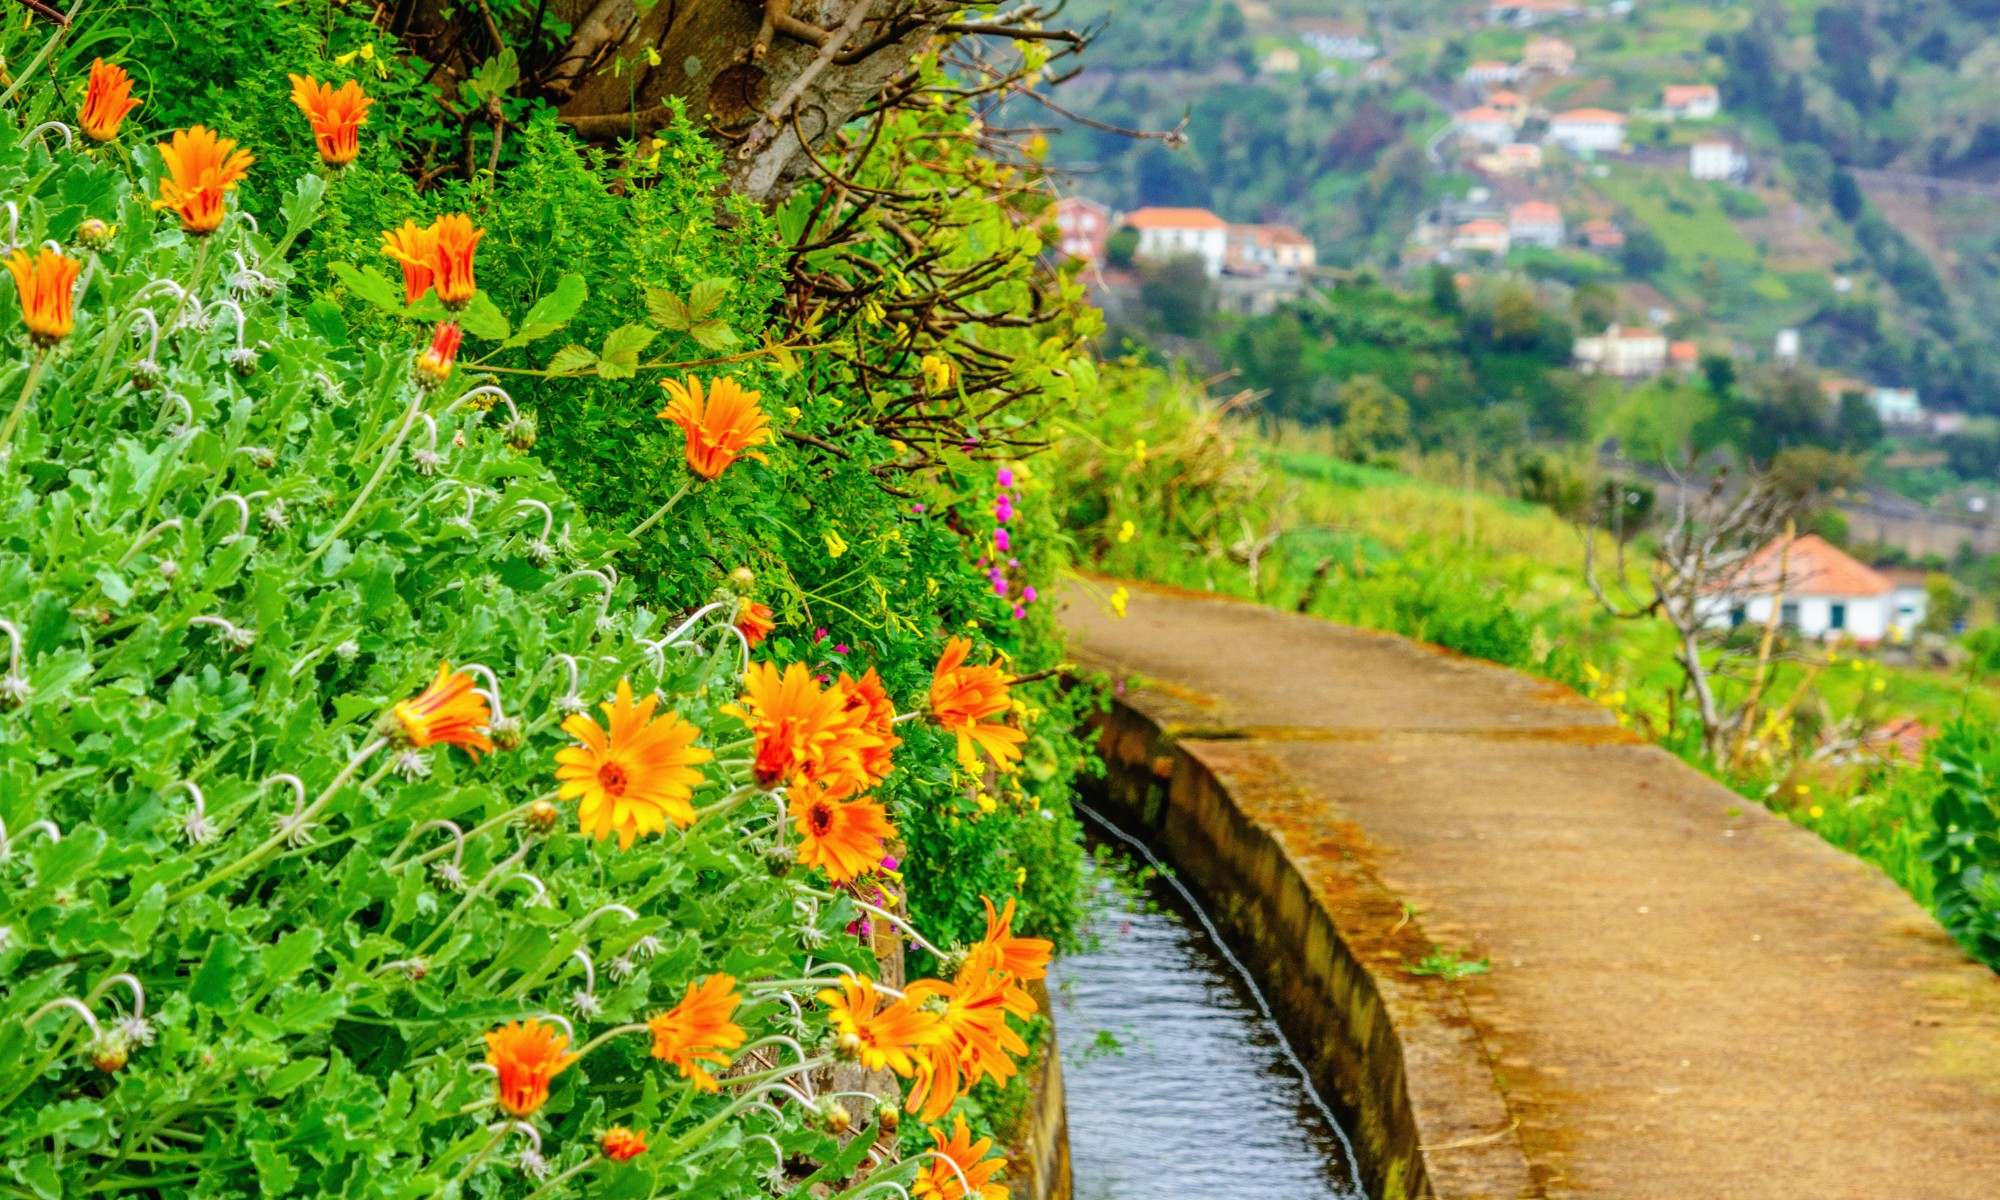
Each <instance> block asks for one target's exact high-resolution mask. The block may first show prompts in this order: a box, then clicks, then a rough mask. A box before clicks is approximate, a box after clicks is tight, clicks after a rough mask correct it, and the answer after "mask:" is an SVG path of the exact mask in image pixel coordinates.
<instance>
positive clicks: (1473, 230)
mask: <svg viewBox="0 0 2000 1200" xmlns="http://www.w3.org/2000/svg"><path fill="white" fill-rule="evenodd" d="M1458 231H1459V232H1460V233H1462V234H1473V235H1475V236H1476V235H1478V234H1482V233H1505V232H1507V227H1506V226H1505V225H1502V224H1501V223H1500V222H1498V221H1489V220H1487V219H1486V218H1485V217H1481V218H1479V219H1478V220H1477V221H1467V222H1466V223H1465V224H1463V225H1460V226H1459V227H1458Z"/></svg>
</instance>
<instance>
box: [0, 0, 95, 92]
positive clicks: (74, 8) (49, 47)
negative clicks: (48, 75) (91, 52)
mask: <svg viewBox="0 0 2000 1200" xmlns="http://www.w3.org/2000/svg"><path fill="white" fill-rule="evenodd" d="M82 9H83V0H76V3H75V4H72V5H70V8H69V12H68V13H67V14H65V19H64V21H63V23H62V24H61V25H58V26H57V27H56V31H55V32H54V33H52V34H50V35H49V40H48V41H46V42H43V43H42V48H41V50H40V51H39V52H37V53H36V55H35V57H34V58H33V59H31V60H29V62H28V65H27V66H25V67H23V68H22V69H21V73H20V74H18V75H16V76H14V82H13V83H12V84H11V85H9V86H8V88H7V90H6V91H5V92H0V108H5V107H6V106H7V102H8V101H9V100H12V99H13V98H14V95H15V93H17V92H19V91H20V90H21V87H22V85H23V84H25V83H27V82H28V80H29V79H31V78H33V77H34V74H35V72H36V71H39V70H41V68H42V64H43V63H45V62H47V61H48V60H49V55H51V54H54V53H55V50H56V47H57V46H60V45H62V41H63V39H64V38H66V37H68V36H69V32H70V30H71V29H72V28H74V26H72V25H71V24H70V22H71V21H73V20H75V19H76V14H77V13H78V12H80V11H82Z"/></svg>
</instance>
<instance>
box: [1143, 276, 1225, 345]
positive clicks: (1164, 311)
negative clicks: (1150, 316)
mask: <svg viewBox="0 0 2000 1200" xmlns="http://www.w3.org/2000/svg"><path fill="white" fill-rule="evenodd" d="M1139 298H1140V299H1141V300H1143V301H1144V302H1145V304H1146V307H1147V308H1150V309H1152V310H1153V311H1154V312H1155V313H1157V314H1159V318H1160V324H1161V326H1162V327H1164V328H1165V329H1166V331H1167V332H1168V333H1173V334H1179V335H1180V336H1181V337H1200V336H1201V335H1202V332H1203V330H1205V329H1206V328H1207V327H1208V311H1209V308H1210V302H1209V285H1208V270H1207V268H1206V267H1204V266H1203V264H1202V261H1201V259H1199V258H1193V257H1189V258H1175V259H1170V260H1168V261H1167V262H1164V263H1160V264H1158V265H1155V266H1149V267H1148V268H1147V269H1146V273H1145V277H1144V279H1143V280H1142V282H1141V283H1140V285H1139Z"/></svg>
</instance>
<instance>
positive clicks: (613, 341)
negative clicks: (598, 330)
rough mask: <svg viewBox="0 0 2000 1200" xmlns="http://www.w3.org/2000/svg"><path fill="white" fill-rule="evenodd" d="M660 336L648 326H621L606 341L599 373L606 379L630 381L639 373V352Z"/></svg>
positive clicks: (601, 355) (599, 360)
mask: <svg viewBox="0 0 2000 1200" xmlns="http://www.w3.org/2000/svg"><path fill="white" fill-rule="evenodd" d="M658 336H659V331H658V330H656V329H654V328H652V327H651V326H647V325H620V326H619V327H618V328H616V329H614V330H612V331H611V332H610V333H609V334H608V335H606V337H605V339H604V349H603V350H601V351H599V352H598V363H597V373H598V375H599V376H600V377H602V378H604V379H630V378H632V376H634V375H636V374H638V373H639V352H640V351H641V350H644V349H645V348H646V347H647V345H649V344H650V343H651V342H652V340H653V339H654V338H656V337H658Z"/></svg>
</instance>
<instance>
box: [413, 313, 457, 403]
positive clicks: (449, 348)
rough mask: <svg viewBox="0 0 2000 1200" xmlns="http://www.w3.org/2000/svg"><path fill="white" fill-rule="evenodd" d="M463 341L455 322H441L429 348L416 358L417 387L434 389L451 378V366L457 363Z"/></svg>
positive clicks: (432, 335)
mask: <svg viewBox="0 0 2000 1200" xmlns="http://www.w3.org/2000/svg"><path fill="white" fill-rule="evenodd" d="M462 341H464V334H462V333H461V332H460V331H459V328H458V323H457V322H455V321H441V322H439V323H438V327H437V330H436V332H434V333H432V334H431V348H430V349H428V350H426V351H424V352H423V354H422V355H420V356H418V358H417V366H416V378H417V386H418V387H422V388H434V387H437V386H438V385H440V384H442V383H444V382H445V381H446V380H447V379H450V378H451V366H452V364H453V363H454V362H456V361H458V347H459V344H460V343H461V342H462Z"/></svg>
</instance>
